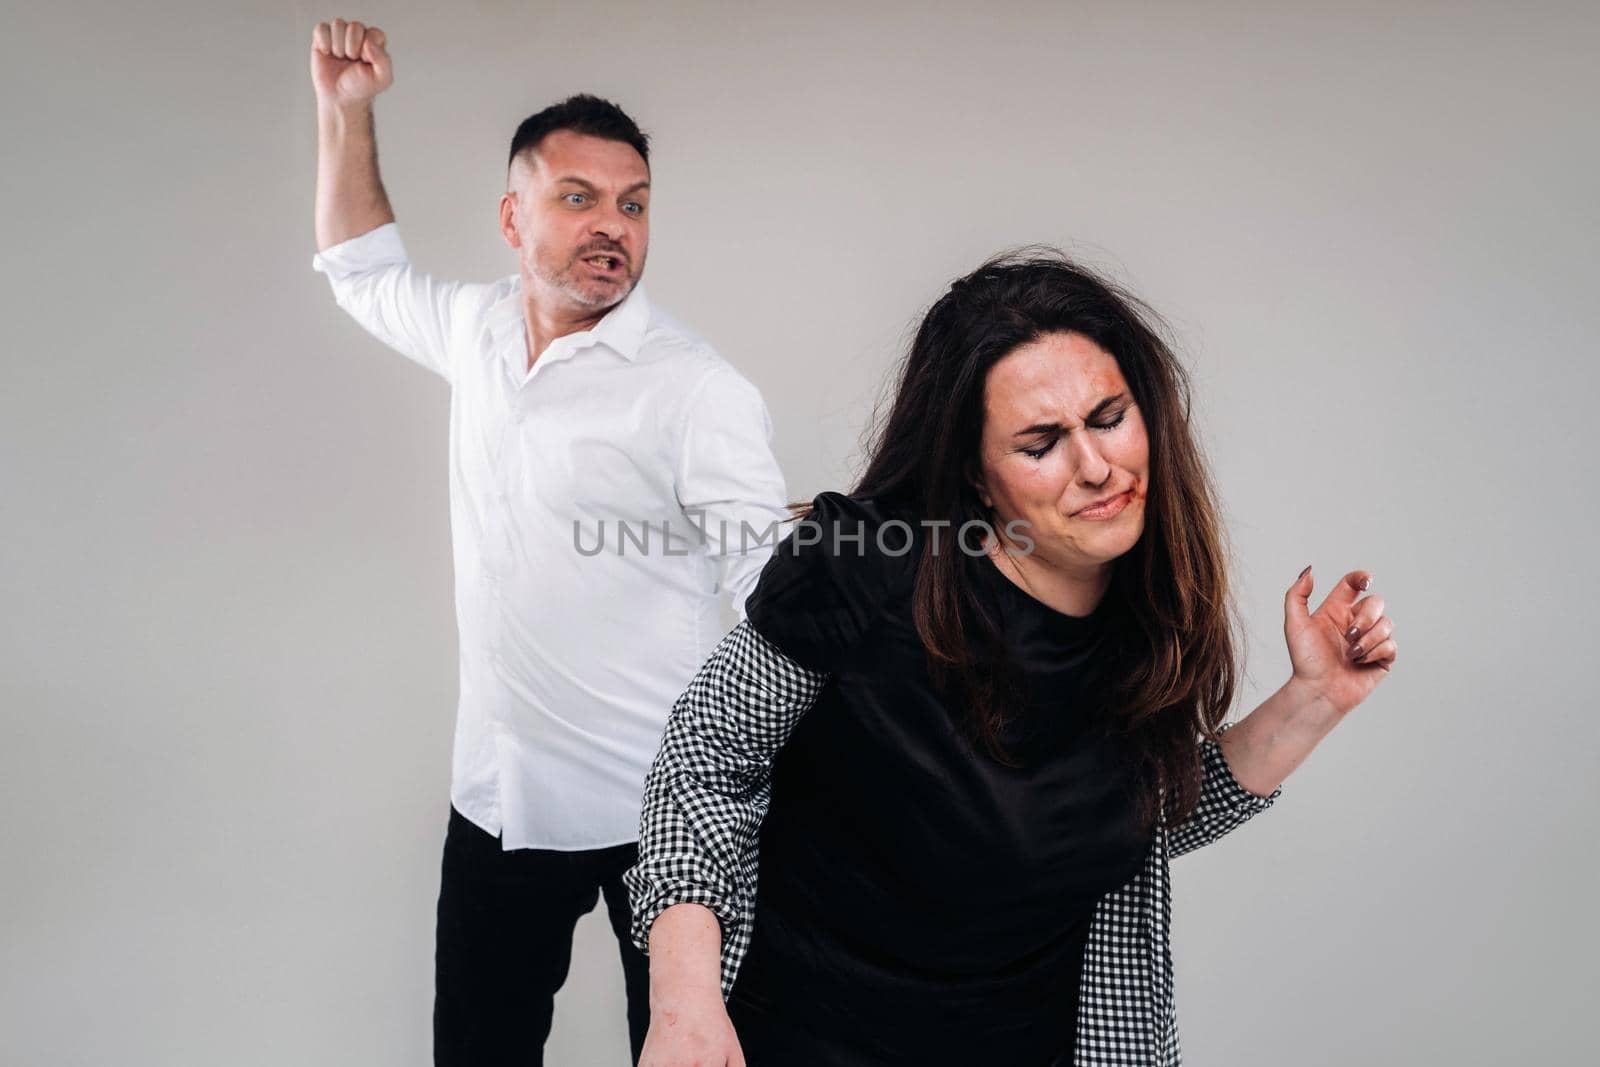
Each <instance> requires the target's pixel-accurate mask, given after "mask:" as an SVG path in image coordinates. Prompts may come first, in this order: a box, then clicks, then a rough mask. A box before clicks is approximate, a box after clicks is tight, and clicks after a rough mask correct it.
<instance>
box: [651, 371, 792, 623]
mask: <svg viewBox="0 0 1600 1067" xmlns="http://www.w3.org/2000/svg"><path fill="white" fill-rule="evenodd" d="M676 480H677V486H676V491H677V497H678V505H679V507H680V508H682V510H683V513H684V515H685V517H686V518H687V519H688V521H689V522H690V524H691V525H692V526H693V527H694V528H695V529H697V530H699V531H701V532H702V534H703V535H704V537H705V543H706V550H707V552H708V553H709V554H710V557H711V560H712V562H713V564H714V565H715V566H716V568H717V577H718V587H719V588H721V589H726V590H727V591H728V593H729V595H730V596H731V598H732V601H733V609H734V611H735V613H736V614H737V615H738V617H739V618H740V619H743V618H744V616H745V601H746V599H747V598H748V597H749V595H750V592H751V590H752V589H754V588H755V584H756V579H757V578H758V577H759V576H760V574H761V568H762V565H763V564H765V563H766V562H767V559H768V557H769V556H770V555H771V554H772V549H773V546H774V545H775V544H777V542H778V537H779V534H780V532H781V529H782V527H781V526H780V523H781V522H782V521H783V520H784V519H785V518H787V517H788V516H789V509H788V507H787V499H788V498H787V494H786V492H785V489H784V482H783V471H782V470H781V469H780V468H779V467H778V461H777V458H776V457H775V456H773V454H772V419H771V417H770V415H769V414H768V412H767V405H766V402H765V401H764V400H763V399H762V398H761V392H760V390H758V389H757V388H756V387H755V386H754V385H752V384H751V383H750V382H749V381H748V380H747V379H746V378H745V377H744V376H743V375H741V374H740V373H739V372H738V371H737V370H735V369H734V368H733V367H731V366H729V365H726V364H724V365H722V366H719V367H717V368H716V369H715V370H713V371H712V372H711V374H710V375H709V376H708V377H707V378H706V379H705V380H704V381H703V382H702V383H701V384H700V385H699V386H698V387H697V388H696V390H695V392H694V395H693V397H692V398H691V399H690V402H689V404H688V405H687V407H686V410H685V413H684V426H683V436H682V445H681V448H680V451H679V456H678V463H677V472H676Z"/></svg>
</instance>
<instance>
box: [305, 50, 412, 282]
mask: <svg viewBox="0 0 1600 1067" xmlns="http://www.w3.org/2000/svg"><path fill="white" fill-rule="evenodd" d="M384 43H385V41H384V35H383V31H382V30H380V29H378V28H377V27H376V26H370V27H369V26H363V25H362V24H361V23H359V22H346V21H345V20H344V19H334V20H333V21H331V22H319V23H317V28H316V29H315V30H314V31H313V32H312V35H311V84H312V85H313V86H315V87H316V90H317V249H318V251H323V250H326V249H328V248H331V247H332V246H333V245H336V244H339V243H340V242H341V241H346V240H349V239H350V238H352V237H356V236H359V235H361V234H363V233H366V232H368V231H369V230H373V229H376V228H377V227H379V226H382V225H383V224H384V223H387V222H393V221H394V210H393V209H392V208H390V206H389V197H388V196H387V194H385V193H384V191H383V182H382V181H381V180H379V178H378V145H377V140H376V137H375V135H374V133H373V127H372V98H373V97H375V96H377V95H378V94H379V93H381V92H383V90H385V89H387V88H388V87H389V86H390V85H391V84H392V83H393V82H394V70H393V68H392V67H391V65H390V62H389V53H388V52H386V51H384Z"/></svg>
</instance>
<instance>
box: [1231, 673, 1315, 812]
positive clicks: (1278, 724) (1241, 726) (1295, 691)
mask: <svg viewBox="0 0 1600 1067" xmlns="http://www.w3.org/2000/svg"><path fill="white" fill-rule="evenodd" d="M1341 718H1343V716H1342V715H1340V714H1339V712H1338V711H1337V710H1336V709H1335V708H1334V707H1333V706H1332V705H1331V704H1329V703H1328V702H1327V701H1326V700H1324V699H1323V698H1322V697H1321V696H1320V695H1318V694H1316V693H1313V692H1311V691H1310V690H1309V689H1308V688H1307V687H1306V686H1305V685H1304V684H1303V683H1301V682H1298V681H1296V680H1294V679H1292V678H1291V679H1290V680H1289V681H1287V682H1285V683H1284V684H1283V686H1282V687H1281V688H1280V689H1279V690H1278V691H1277V692H1276V693H1273V694H1272V695H1271V696H1270V697H1268V698H1267V699H1266V700H1264V701H1263V702H1262V703H1261V706H1260V707H1258V708H1256V710H1254V711H1252V712H1251V713H1250V714H1249V715H1246V716H1245V717H1244V718H1243V719H1241V720H1239V721H1238V722H1237V723H1235V724H1234V725H1233V726H1232V727H1230V728H1229V729H1228V731H1227V732H1226V733H1224V734H1223V735H1222V737H1221V738H1220V739H1219V740H1218V742H1217V743H1218V744H1219V745H1220V746H1221V748H1222V754H1223V756H1224V757H1226V758H1227V761H1228V768H1229V769H1230V770H1231V771H1233V776H1234V778H1236V779H1237V780H1238V782H1239V784H1240V785H1242V786H1244V788H1245V789H1247V790H1249V791H1250V792H1251V793H1254V794H1255V795H1256V796H1258V797H1264V796H1268V795H1270V794H1271V793H1272V791H1273V790H1274V789H1277V788H1278V786H1280V785H1282V784H1283V781H1284V779H1286V778H1288V777H1289V775H1290V774H1292V773H1293V772H1294V769H1295V768H1296V767H1298V766H1300V764H1301V763H1303V762H1305V758H1306V757H1307V756H1309V755H1311V750H1312V749H1314V748H1316V747H1317V745H1318V744H1320V743H1321V741H1322V739H1323V738H1324V737H1326V736H1328V732H1329V731H1330V730H1332V729H1333V728H1334V727H1335V726H1337V725H1338V724H1339V720H1340V719H1341Z"/></svg>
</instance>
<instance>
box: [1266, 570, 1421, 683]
mask: <svg viewBox="0 0 1600 1067" xmlns="http://www.w3.org/2000/svg"><path fill="white" fill-rule="evenodd" d="M1371 584H1372V575H1371V574H1370V573H1369V572H1367V571H1351V572H1350V573H1349V574H1346V575H1345V576H1344V577H1343V578H1341V579H1339V582H1338V584H1337V585H1335V586H1334V587H1333V590H1332V591H1331V592H1330V593H1329V594H1328V595H1327V597H1326V598H1325V599H1324V600H1323V601H1322V604H1321V606H1319V607H1318V608H1317V610H1316V611H1314V612H1313V611H1311V610H1309V609H1310V603H1309V601H1310V597H1311V590H1312V588H1313V586H1314V585H1315V579H1314V578H1313V576H1312V574H1311V568H1310V567H1307V568H1306V569H1305V570H1303V571H1301V572H1300V577H1299V578H1297V579H1295V582H1294V584H1293V585H1291V586H1290V587H1289V592H1288V595H1287V596H1286V597H1285V599H1284V612H1283V616H1284V617H1283V636H1284V639H1285V640H1286V641H1287V642H1288V644H1289V661H1290V663H1291V664H1292V665H1293V667H1294V677H1295V679H1296V680H1298V681H1300V682H1303V683H1304V684H1305V685H1306V686H1307V687H1308V688H1309V689H1310V690H1311V691H1312V692H1315V693H1317V694H1319V695H1320V696H1321V697H1322V698H1323V699H1325V700H1327V701H1328V703H1329V704H1331V705H1332V706H1333V707H1334V708H1335V709H1336V710H1337V711H1338V712H1339V713H1340V714H1341V715H1342V714H1344V713H1345V712H1348V711H1350V710H1351V709H1352V708H1354V707H1355V706H1356V705H1357V704H1359V703H1361V702H1362V701H1363V700H1365V699H1367V697H1368V696H1370V695H1371V694H1372V691H1373V690H1374V689H1376V688H1377V686H1378V683H1379V682H1381V681H1382V680H1383V679H1384V678H1386V677H1388V675H1389V672H1390V670H1392V669H1393V667H1394V662H1395V655H1396V648H1395V641H1394V622H1393V620H1392V619H1390V618H1389V616H1387V615H1385V614H1384V613H1383V610H1384V605H1383V598H1382V597H1380V596H1376V595H1370V594H1369V595H1367V596H1363V595H1362V594H1363V593H1366V592H1367V590H1368V589H1369V588H1370V586H1371Z"/></svg>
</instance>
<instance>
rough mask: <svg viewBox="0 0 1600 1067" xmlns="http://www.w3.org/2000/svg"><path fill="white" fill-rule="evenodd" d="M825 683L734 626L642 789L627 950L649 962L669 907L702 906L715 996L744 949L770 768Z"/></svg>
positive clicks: (682, 706)
mask: <svg viewBox="0 0 1600 1067" xmlns="http://www.w3.org/2000/svg"><path fill="white" fill-rule="evenodd" d="M826 681H827V677H826V676H825V675H822V674H819V673H816V672H813V671H808V670H806V669H805V668H803V667H801V666H800V665H799V664H797V663H795V662H794V661H792V660H790V659H789V658H788V657H786V656H784V655H783V653H782V652H780V651H779V650H778V649H777V648H775V647H773V646H772V645H771V644H770V643H768V642H767V641H766V640H765V639H763V638H762V637H761V635H760V634H758V633H756V632H755V631H754V630H752V629H751V628H750V625H749V623H748V622H740V623H739V624H738V625H737V626H735V627H734V628H733V629H732V630H731V631H729V632H728V634H727V636H725V637H724V638H723V639H722V641H721V643H719V644H718V645H717V648H716V650H715V651H714V652H713V653H712V654H711V658H710V659H708V660H707V661H706V662H705V663H704V664H703V665H702V666H701V668H700V670H699V672H698V673H697V674H696V675H695V677H694V678H693V680H692V681H690V683H689V687H688V688H687V689H686V690H685V691H684V693H683V695H682V696H680V697H679V698H678V700H677V702H676V703H675V704H674V705H673V708H672V713H671V715H670V716H668V719H667V728H666V734H665V736H664V737H663V739H662V743H661V748H660V750H659V751H658V752H657V753H656V758H655V762H654V763H653V764H652V766H651V769H650V774H649V776H648V778H647V779H646V780H645V788H644V802H643V807H642V810H641V814H640V819H639V860H638V863H637V864H636V865H635V866H633V867H630V868H629V869H628V870H627V871H625V872H623V876H622V880H623V883H624V884H625V885H626V886H627V888H628V895H629V899H630V902H631V904H632V907H633V925H632V928H631V931H630V932H631V935H632V938H633V942H634V944H636V945H638V946H639V949H640V951H642V952H646V953H648V952H649V951H650V927H651V925H652V924H653V923H654V922H655V921H656V918H657V917H658V916H659V915H660V914H661V913H662V912H663V911H665V910H666V909H667V908H669V907H671V906H672V905H674V904H684V903H692V904H702V905H704V906H705V907H708V908H710V909H711V910H712V912H714V913H715V914H716V916H717V919H718V921H719V922H720V923H721V925H722V961H721V981H722V995H723V996H724V997H727V996H728V995H729V994H730V993H731V992H732V990H733V981H734V978H735V977H736V976H737V974H738V970H739V964H740V962H741V961H742V960H743V959H744V953H745V950H746V949H747V948H748V947H749V944H750V931H751V926H752V920H753V917H754V914H755V891H756V868H757V859H758V856H757V846H758V839H759V834H760V829H761V820H762V819H763V818H764V817H765V816H766V813H767V804H768V801H769V800H770V799H771V796H772V786H771V769H772V760H773V757H774V756H775V755H776V754H777V752H778V750H779V749H780V748H781V747H782V746H783V744H784V742H785V741H786V740H787V739H788V737H789V734H790V733H791V732H792V731H793V730H794V727H795V724H796V723H798V722H799V721H800V718H801V716H803V715H804V714H805V712H806V711H807V710H808V709H809V708H810V707H811V706H812V705H813V704H814V703H815V702H816V699H817V694H818V693H819V692H820V691H821V690H822V687H823V685H824V683H825V682H826Z"/></svg>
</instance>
